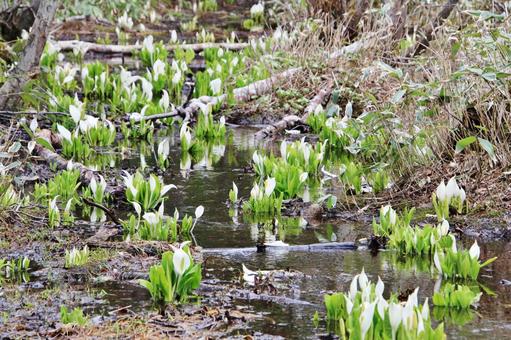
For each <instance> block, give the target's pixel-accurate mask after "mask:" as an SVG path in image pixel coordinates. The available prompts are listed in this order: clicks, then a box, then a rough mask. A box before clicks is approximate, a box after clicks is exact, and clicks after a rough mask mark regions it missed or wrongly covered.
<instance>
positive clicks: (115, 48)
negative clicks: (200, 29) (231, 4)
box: [54, 40, 249, 55]
mask: <svg viewBox="0 0 511 340" xmlns="http://www.w3.org/2000/svg"><path fill="white" fill-rule="evenodd" d="M54 44H55V45H56V46H57V47H58V48H59V49H60V50H61V51H63V52H66V51H72V50H73V49H75V48H80V49H82V50H84V51H87V52H95V53H105V54H115V53H120V54H126V55H130V54H133V52H136V51H139V50H141V49H142V45H141V44H136V45H103V44H96V43H91V42H87V41H80V40H61V41H56V42H55V43H54ZM247 46H249V44H248V43H202V44H173V45H169V44H167V45H165V48H166V49H167V50H168V51H174V50H176V49H178V48H182V49H184V50H187V49H190V50H193V51H195V52H200V51H203V50H205V49H206V48H215V47H218V48H223V49H225V50H234V51H235V50H241V49H244V48H245V47H247ZM87 52H85V53H87Z"/></svg>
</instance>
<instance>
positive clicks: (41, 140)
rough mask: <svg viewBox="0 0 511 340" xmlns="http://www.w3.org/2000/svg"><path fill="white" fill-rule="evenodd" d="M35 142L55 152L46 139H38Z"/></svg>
mask: <svg viewBox="0 0 511 340" xmlns="http://www.w3.org/2000/svg"><path fill="white" fill-rule="evenodd" d="M35 141H36V142H37V144H39V145H41V146H43V147H44V148H46V149H48V150H50V151H53V152H55V149H54V148H53V146H51V144H50V142H48V141H47V140H46V139H44V138H42V137H37V138H36V139H35Z"/></svg>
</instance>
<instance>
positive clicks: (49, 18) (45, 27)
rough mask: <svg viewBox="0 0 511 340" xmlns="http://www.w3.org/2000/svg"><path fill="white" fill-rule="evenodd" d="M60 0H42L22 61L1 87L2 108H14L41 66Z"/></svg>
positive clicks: (0, 108) (0, 105)
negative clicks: (24, 87) (40, 61)
mask: <svg viewBox="0 0 511 340" xmlns="http://www.w3.org/2000/svg"><path fill="white" fill-rule="evenodd" d="M58 5H59V1H54V0H41V1H40V4H39V9H38V11H37V14H36V19H35V22H34V25H33V26H32V32H31V33H30V36H29V38H28V43H27V46H26V47H25V49H24V50H23V55H22V57H21V60H20V62H19V63H18V65H17V66H16V68H15V69H14V70H13V72H12V73H11V74H10V75H9V77H8V80H7V81H6V82H5V83H4V84H3V85H2V87H1V88H0V110H6V109H12V108H14V107H15V105H16V104H17V102H18V101H19V93H20V92H21V90H22V88H23V86H25V84H26V83H27V81H28V80H29V79H30V78H31V75H32V74H33V73H34V70H35V69H36V68H37V67H38V66H39V60H40V59H41V54H42V52H43V49H44V46H45V45H46V40H47V36H48V31H49V29H50V26H51V24H52V22H53V17H54V16H55V11H56V10H57V7H58Z"/></svg>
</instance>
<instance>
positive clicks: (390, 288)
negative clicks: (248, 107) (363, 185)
mask: <svg viewBox="0 0 511 340" xmlns="http://www.w3.org/2000/svg"><path fill="white" fill-rule="evenodd" d="M230 131H231V136H230V138H228V142H227V144H226V145H225V148H223V147H217V149H216V153H214V155H213V156H210V157H212V158H210V159H209V161H208V160H207V159H205V160H202V161H200V162H198V164H192V167H191V170H189V171H183V170H182V169H180V164H179V162H174V164H172V165H171V167H170V168H169V169H167V170H166V171H165V173H164V176H165V182H166V183H173V184H175V185H177V187H178V189H177V190H175V191H173V192H172V193H171V195H169V199H168V200H167V201H166V207H165V208H166V211H173V209H174V208H177V209H178V210H179V211H180V213H181V214H184V213H189V214H193V211H194V209H195V207H196V206H197V205H199V204H201V205H203V206H204V207H205V214H204V217H203V219H202V220H201V222H200V223H199V224H198V226H197V227H196V229H195V231H194V236H195V241H196V243H197V245H199V246H200V247H202V248H203V255H202V257H203V263H204V266H203V274H204V285H205V286H206V287H208V289H206V290H204V291H203V294H204V295H205V296H204V298H203V301H202V302H203V303H205V304H207V301H208V299H209V298H211V290H212V289H213V290H214V289H215V288H212V287H217V289H218V291H219V292H222V293H221V294H224V293H225V294H229V291H230V289H231V288H232V289H233V290H235V289H237V288H240V289H241V288H242V287H243V283H242V282H241V280H240V277H241V265H242V264H245V265H246V266H247V267H249V268H251V269H254V270H258V269H260V270H283V271H286V272H288V273H289V274H285V273H284V274H282V275H280V276H278V275H277V276H276V278H275V282H272V286H273V287H274V291H272V292H269V293H268V292H263V293H264V294H270V295H272V294H273V295H275V296H277V297H282V296H283V297H286V298H288V300H282V301H281V300H278V299H277V298H275V299H274V302H270V301H266V300H264V301H262V300H259V299H254V298H253V296H252V299H250V297H248V298H247V296H240V295H236V293H233V294H232V296H231V297H232V299H233V300H231V303H234V302H235V304H236V306H238V308H242V309H243V310H244V311H245V312H249V313H254V314H256V315H257V317H256V318H254V319H252V320H251V321H248V322H247V324H246V325H244V327H243V328H242V330H241V331H240V329H236V330H235V331H234V333H235V334H245V333H246V334H266V335H274V336H282V337H286V338H317V337H318V336H320V335H325V334H328V333H329V331H330V328H328V327H327V325H326V324H324V323H323V322H320V324H319V325H314V323H313V321H312V317H313V315H314V313H315V311H319V312H320V315H322V313H323V311H324V307H323V294H325V293H331V292H336V291H346V290H348V289H349V284H350V282H351V279H352V277H353V275H355V274H357V273H359V272H360V270H361V269H362V268H364V269H365V271H366V272H367V273H368V275H369V278H370V279H372V280H373V281H376V280H377V277H378V276H380V277H381V279H382V280H383V282H384V283H385V287H386V288H385V294H387V295H390V293H391V292H396V293H405V294H408V293H409V292H411V291H413V289H414V288H415V287H417V286H418V287H420V290H419V297H420V300H421V301H423V300H424V299H425V298H426V297H428V296H429V297H431V296H432V295H433V290H434V286H435V284H439V282H438V281H435V279H433V278H432V275H431V274H430V272H432V271H433V268H432V266H433V265H432V264H431V263H429V261H422V260H420V259H416V258H407V259H398V258H397V256H396V254H395V253H393V252H391V251H380V252H378V253H376V254H373V253H371V252H370V251H368V250H367V249H364V248H360V249H359V250H354V251H353V250H319V251H288V250H286V249H285V248H282V249H272V250H271V251H261V252H257V251H255V245H256V244H258V243H259V244H260V243H262V242H264V241H274V240H282V241H285V242H286V243H289V244H290V245H308V244H316V243H322V242H323V243H326V242H332V241H335V242H353V241H357V240H359V239H361V238H363V237H367V236H368V235H369V234H370V232H371V226H370V223H367V218H365V219H363V220H362V219H361V221H360V222H356V221H353V219H350V220H341V219H337V220H324V221H321V222H319V223H318V222H315V223H314V224H313V225H311V224H308V223H306V222H305V221H304V220H301V221H298V222H296V223H295V225H294V226H282V227H281V228H279V227H276V228H275V227H274V228H270V229H268V228H264V227H261V225H258V224H257V223H249V222H246V221H244V219H243V216H241V212H238V215H237V216H235V214H233V212H232V211H231V212H229V208H228V206H227V205H226V200H227V197H228V191H229V189H230V188H231V185H232V182H233V181H234V182H236V184H237V185H238V187H239V189H240V196H245V197H246V196H248V194H249V191H250V188H251V185H252V182H253V175H252V174H250V173H247V170H246V169H247V165H248V164H249V163H250V159H251V156H252V152H253V150H254V148H255V147H256V144H255V143H254V140H253V132H254V130H251V129H247V128H234V129H231V130H230ZM270 147H271V145H265V148H270ZM172 156H175V157H172ZM149 157H150V155H148V157H147V159H148V164H150V161H149ZM179 157H180V149H179V147H178V145H173V146H172V151H171V157H170V158H171V159H179ZM138 160H139V157H138V156H136V155H134V156H133V159H132V160H131V161H129V160H125V161H124V162H127V163H126V164H137V165H138ZM120 213H122V212H120ZM296 220H299V219H298V218H296ZM464 241H466V242H465V243H466V245H469V244H470V243H471V242H472V241H473V240H470V239H466V240H464ZM247 247H253V248H252V249H253V250H251V251H233V248H234V250H235V249H240V248H247ZM223 248H225V251H222V249H223ZM213 249H214V251H211V252H208V250H213ZM510 251H511V245H510V244H509V243H506V242H499V241H488V242H486V243H482V244H481V258H490V257H492V256H498V257H499V259H498V260H497V261H496V262H495V263H494V264H492V265H491V266H490V267H488V268H485V269H483V272H482V273H481V276H480V280H479V282H480V285H481V286H480V289H481V291H484V292H485V294H483V296H482V298H481V301H480V304H479V307H478V309H477V310H471V311H470V312H460V313H456V311H454V312H453V311H451V312H450V314H449V315H447V316H446V315H445V311H443V310H441V309H438V308H434V309H433V310H432V315H433V317H434V318H435V319H437V320H438V321H441V320H443V319H445V320H446V321H445V322H446V332H447V334H448V336H449V338H459V339H477V338H486V337H490V336H494V337H497V338H502V339H503V338H507V337H509V336H511V309H510V308H511V307H510V306H511V285H509V284H508V283H509V282H508V281H506V280H509V279H510V278H511V268H509V266H508V265H506V261H507V260H508V259H509V254H510ZM226 287H230V288H227V289H226ZM96 288H97V289H101V290H104V291H105V292H106V294H107V295H106V296H107V298H106V300H107V302H108V303H107V305H106V306H103V307H102V310H103V311H108V310H115V309H118V308H121V307H124V306H126V305H130V306H132V308H134V310H137V309H138V310H144V309H148V308H149V309H150V308H151V303H150V296H149V294H148V293H146V292H145V291H144V290H143V289H142V288H141V287H137V286H136V284H133V282H131V283H123V282H110V283H108V284H104V285H99V286H97V287H96ZM245 288H247V289H246V290H248V291H250V290H253V288H250V287H247V286H245ZM208 296H209V297H208ZM240 306H241V307H240ZM240 332H241V333H240ZM234 333H233V334H230V335H235V334H234Z"/></svg>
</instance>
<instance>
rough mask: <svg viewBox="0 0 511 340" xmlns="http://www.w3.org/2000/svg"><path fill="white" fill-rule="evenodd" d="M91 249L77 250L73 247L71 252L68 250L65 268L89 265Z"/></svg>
mask: <svg viewBox="0 0 511 340" xmlns="http://www.w3.org/2000/svg"><path fill="white" fill-rule="evenodd" d="M89 255H90V254H89V247H87V246H85V247H83V249H77V248H75V247H73V249H71V251H69V250H66V255H65V262H66V263H65V267H66V268H72V267H79V266H83V265H85V264H87V262H89Z"/></svg>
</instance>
